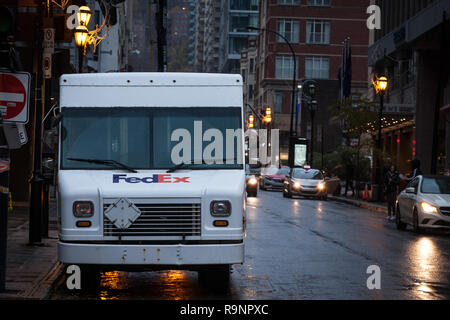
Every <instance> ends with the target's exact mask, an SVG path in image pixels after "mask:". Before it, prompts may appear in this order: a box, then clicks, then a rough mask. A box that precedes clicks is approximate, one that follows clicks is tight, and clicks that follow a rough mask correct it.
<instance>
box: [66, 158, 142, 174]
mask: <svg viewBox="0 0 450 320" xmlns="http://www.w3.org/2000/svg"><path fill="white" fill-rule="evenodd" d="M67 160H72V161H81V162H89V163H97V164H106V165H109V166H115V167H120V168H122V169H125V170H128V171H130V172H133V173H137V171H136V170H134V169H133V168H130V167H129V166H127V165H126V164H123V163H121V162H119V161H116V160H108V159H105V160H102V159H79V158H67Z"/></svg>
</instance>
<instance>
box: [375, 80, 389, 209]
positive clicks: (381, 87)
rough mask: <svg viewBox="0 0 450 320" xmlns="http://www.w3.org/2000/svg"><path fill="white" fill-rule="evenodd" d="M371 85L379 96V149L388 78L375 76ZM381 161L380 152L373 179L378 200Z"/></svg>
mask: <svg viewBox="0 0 450 320" xmlns="http://www.w3.org/2000/svg"><path fill="white" fill-rule="evenodd" d="M372 83H373V86H374V87H375V91H376V93H377V94H378V95H379V96H380V110H379V114H378V137H377V149H378V151H381V129H382V124H381V121H382V118H383V108H384V93H385V92H386V89H387V87H388V79H387V77H385V76H380V77H377V78H376V79H375V81H374V80H372ZM381 178H382V177H381V163H380V154H379V155H378V156H377V161H376V168H375V180H376V182H377V184H378V200H381V181H382V180H381Z"/></svg>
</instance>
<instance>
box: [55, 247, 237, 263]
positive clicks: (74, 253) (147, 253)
mask: <svg viewBox="0 0 450 320" xmlns="http://www.w3.org/2000/svg"><path fill="white" fill-rule="evenodd" d="M58 260H59V261H61V262H63V263H68V264H96V265H177V266H182V265H210V264H215V265H217V264H238V263H242V262H244V243H236V244H199V245H187V244H186V245H184V244H174V245H144V244H142V245H134V244H130V245H128V244H90V243H67V242H61V241H60V242H58Z"/></svg>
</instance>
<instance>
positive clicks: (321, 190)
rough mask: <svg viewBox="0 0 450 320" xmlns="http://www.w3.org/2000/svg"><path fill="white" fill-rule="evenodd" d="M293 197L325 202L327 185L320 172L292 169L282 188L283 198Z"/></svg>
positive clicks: (306, 168) (307, 169) (307, 168)
mask: <svg viewBox="0 0 450 320" xmlns="http://www.w3.org/2000/svg"><path fill="white" fill-rule="evenodd" d="M293 195H298V196H305V197H315V198H318V199H323V200H327V185H326V182H325V179H324V177H323V174H322V172H321V171H320V170H317V169H310V168H309V167H305V168H294V169H293V170H292V175H289V176H288V177H287V178H286V180H285V181H284V186H283V197H285V198H292V196H293Z"/></svg>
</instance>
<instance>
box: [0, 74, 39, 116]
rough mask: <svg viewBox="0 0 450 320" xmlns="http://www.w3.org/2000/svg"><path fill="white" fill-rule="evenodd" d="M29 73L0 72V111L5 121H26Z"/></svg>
mask: <svg viewBox="0 0 450 320" xmlns="http://www.w3.org/2000/svg"><path fill="white" fill-rule="evenodd" d="M30 80H31V76H30V74H29V73H26V72H20V73H3V72H0V112H1V114H2V117H3V120H4V121H5V122H19V123H27V122H28V104H29V102H28V101H29V93H30Z"/></svg>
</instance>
